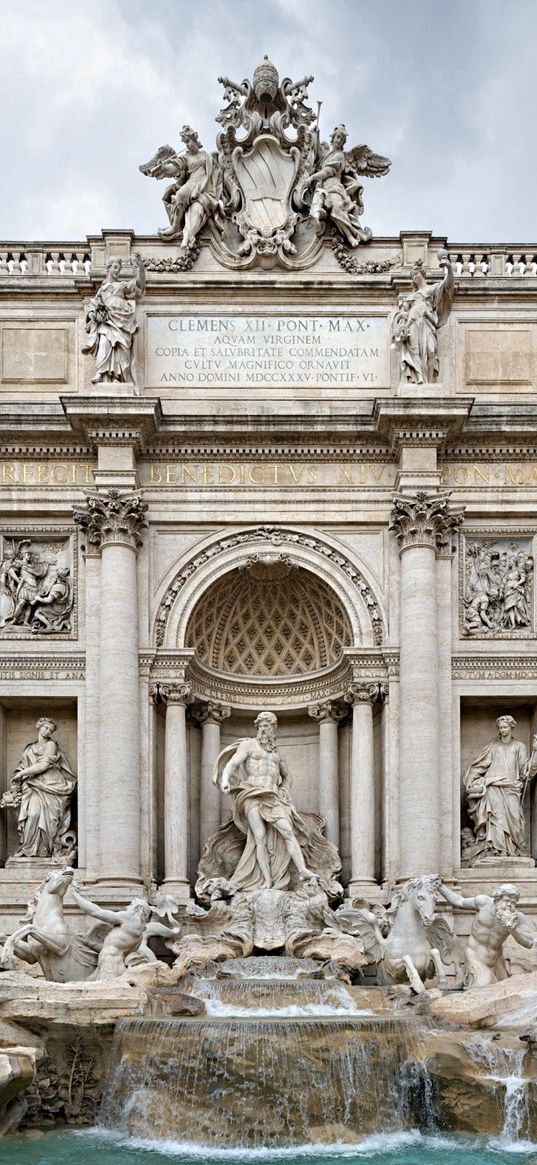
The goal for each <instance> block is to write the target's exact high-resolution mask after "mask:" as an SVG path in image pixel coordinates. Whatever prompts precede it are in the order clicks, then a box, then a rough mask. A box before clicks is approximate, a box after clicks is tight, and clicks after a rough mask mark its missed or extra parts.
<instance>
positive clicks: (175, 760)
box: [153, 683, 193, 902]
mask: <svg viewBox="0 0 537 1165" xmlns="http://www.w3.org/2000/svg"><path fill="white" fill-rule="evenodd" d="M153 698H154V699H155V700H156V701H157V702H162V703H164V704H165V705H166V728H165V735H164V881H165V883H166V887H167V889H169V890H170V892H173V893H174V895H175V897H176V898H178V899H179V900H180V901H185V902H186V901H188V897H189V881H188V826H189V804H188V748H187V731H186V708H187V704H191V703H192V700H193V696H192V689H191V687H190V684H186V683H175V684H173V683H172V684H159V685H158V687H157V688H156V689H155V691H154V693H153Z"/></svg>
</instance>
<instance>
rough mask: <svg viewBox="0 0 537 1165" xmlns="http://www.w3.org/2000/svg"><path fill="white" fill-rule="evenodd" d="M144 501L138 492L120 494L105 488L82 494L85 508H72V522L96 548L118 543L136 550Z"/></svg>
mask: <svg viewBox="0 0 537 1165" xmlns="http://www.w3.org/2000/svg"><path fill="white" fill-rule="evenodd" d="M146 510H147V503H146V502H144V500H143V497H142V494H141V493H140V492H134V493H123V492H122V491H121V490H118V489H109V490H106V492H104V493H93V492H92V493H90V492H87V493H86V509H84V510H79V509H77V508H74V509H73V518H74V521H75V522H76V523H77V525H79V526H80V527H81V529H82V530H84V532H85V533H86V535H87V538H88V541H89V542H90V543H91V544H92V545H94V546H97V547H99V548H102V547H103V546H107V545H109V544H110V543H114V542H118V543H123V545H127V546H130V547H132V549H133V550H136V549H137V548H138V546H141V544H142V539H141V537H140V532H141V530H143V528H144V527H145V526H146V525H147V523H146V521H145V518H144V515H145V513H146Z"/></svg>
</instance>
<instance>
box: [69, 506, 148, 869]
mask: <svg viewBox="0 0 537 1165" xmlns="http://www.w3.org/2000/svg"><path fill="white" fill-rule="evenodd" d="M146 509H147V506H146V505H145V503H144V501H143V500H142V495H141V494H140V493H138V492H136V493H132V492H129V493H124V492H123V491H120V490H117V489H109V490H105V491H103V492H102V493H95V494H87V495H86V507H85V508H84V509H83V510H75V512H74V519H75V522H77V523H78V524H79V525H80V526H81V527H82V528H83V529H84V531H85V532H86V536H87V537H88V539H89V541H90V543H91V544H92V546H94V547H98V548H99V549H100V551H101V560H102V561H101V590H100V620H101V628H100V636H101V643H100V660H99V768H100V773H99V870H98V871H97V877H98V880H99V881H104V882H107V883H111V884H114V885H116V884H117V885H118V887H121V886H123V885H124V884H126V883H127V884H128V883H132V882H137V881H139V880H140V740H139V684H138V599H137V577H136V552H137V549H138V546H140V545H141V538H140V531H141V529H142V528H143V526H145V521H144V514H145V511H146Z"/></svg>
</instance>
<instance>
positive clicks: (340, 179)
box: [305, 125, 391, 247]
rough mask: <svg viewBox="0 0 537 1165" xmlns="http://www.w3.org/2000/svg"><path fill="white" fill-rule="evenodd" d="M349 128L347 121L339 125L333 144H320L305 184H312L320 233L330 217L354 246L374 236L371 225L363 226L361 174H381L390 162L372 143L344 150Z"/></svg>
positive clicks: (313, 211) (312, 213)
mask: <svg viewBox="0 0 537 1165" xmlns="http://www.w3.org/2000/svg"><path fill="white" fill-rule="evenodd" d="M346 141H347V130H346V128H345V126H344V125H336V127H335V129H334V131H333V133H332V134H331V136H330V145H329V146H327V145H326V144H323V145H322V146H321V147H320V150H319V153H318V157H317V166H316V168H315V170H314V171H313V173H311V174H309V175H308V176H307V179H306V183H305V185H306V186H310V187H313V197H312V200H311V206H310V212H309V213H310V216H311V218H312V219H313V221H314V222H315V226H316V230H317V233H318V234H321V235H322V234H323V232H324V227H325V222H326V220H327V219H329V220H330V221H331V222H332V223H333V225H334V226H335V227H336V229H337V230H338V231H339V232H340V234H341V235H343V238H344V239H345V240H346V242H347V243H348V244H349V246H351V247H357V246H358V245H359V243H368V242H369V240H370V239H371V237H372V231H371V230H370V229H369V227H362V226H361V224H360V215H362V214H363V213H364V203H363V198H362V195H363V189H364V188H363V186H362V185H361V183H360V181H359V177H358V176H359V175H360V174H364V175H367V176H368V177H370V178H379V177H380V176H381V175H383V174H387V173H388V170H389V169H390V166H391V162H390V159H389V158H383V157H382V155H380V154H374V153H373V151H372V150H370V149H369V146H355V148H354V149H352V150H347V152H345V149H344V147H345V143H346Z"/></svg>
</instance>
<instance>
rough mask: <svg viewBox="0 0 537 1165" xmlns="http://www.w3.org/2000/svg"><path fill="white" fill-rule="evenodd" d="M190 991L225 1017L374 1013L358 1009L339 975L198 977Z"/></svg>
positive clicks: (209, 1011) (211, 1011) (210, 1012)
mask: <svg viewBox="0 0 537 1165" xmlns="http://www.w3.org/2000/svg"><path fill="white" fill-rule="evenodd" d="M191 993H192V995H195V996H197V997H198V998H199V999H203V1001H204V1003H205V1006H206V1009H207V1015H211V1016H220V1017H222V1018H224V1017H232V1016H235V1017H237V1018H241V1017H248V1016H250V1017H251V1018H254V1017H259V1018H261V1017H268V1016H271V1015H274V1016H278V1017H281V1018H283V1016H284V1015H285V1016H286V1017H287V1018H298V1017H299V1016H319V1017H321V1016H332V1015H357V1016H370V1015H373V1012H372V1011H370V1010H369V1009H368V1008H360V1009H359V1008H358V1007H357V1005H356V1003H355V1001H354V998H353V996H352V994H351V992H350V991H349V989H348V988H347V987H346V986H345V984H344V983H340V982H338V980H337V979H333V980H312V979H300V980H298V981H294V982H290V981H289V980H288V979H285V978H283V977H282V978H281V979H276V980H273V979H269V978H263V979H245V978H240V979H225V978H224V979H198V980H197V981H196V983H195V986H194V987H193V988H192V989H191Z"/></svg>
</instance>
